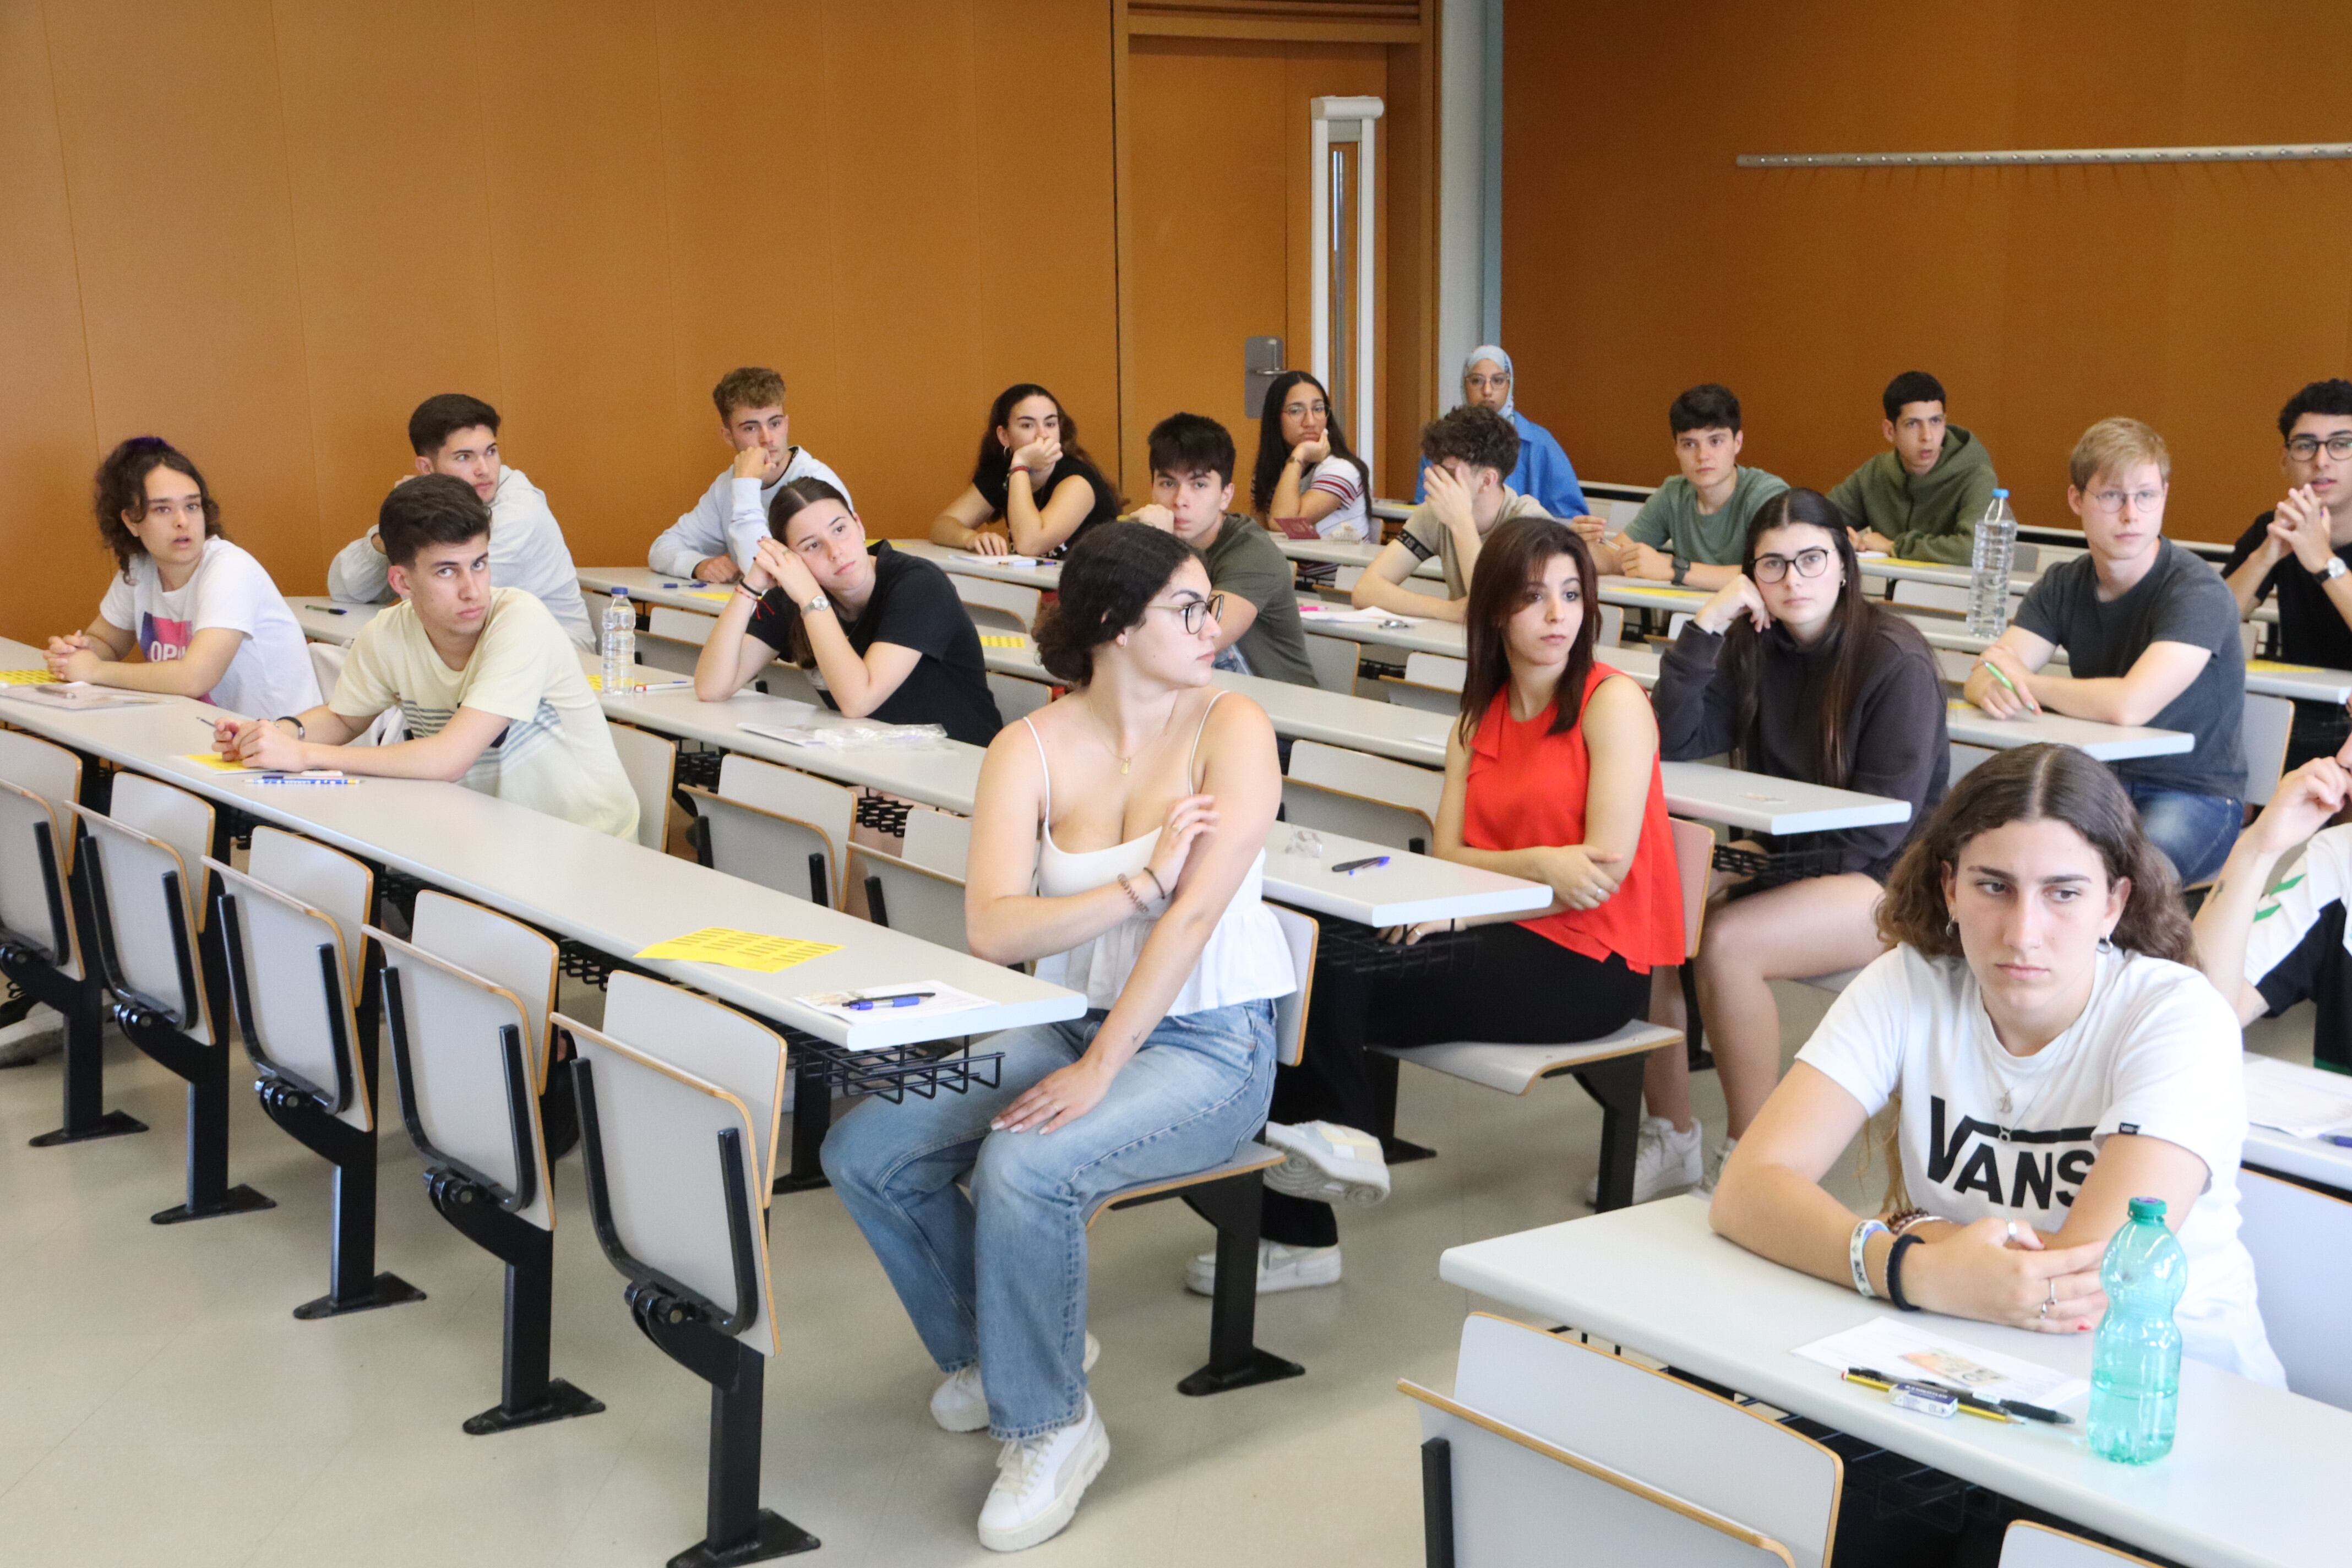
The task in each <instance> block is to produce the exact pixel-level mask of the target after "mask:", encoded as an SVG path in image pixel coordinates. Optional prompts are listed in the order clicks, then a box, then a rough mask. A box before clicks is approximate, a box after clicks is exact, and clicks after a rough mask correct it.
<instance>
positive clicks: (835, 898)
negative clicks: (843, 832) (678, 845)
mask: <svg viewBox="0 0 2352 1568" xmlns="http://www.w3.org/2000/svg"><path fill="white" fill-rule="evenodd" d="M685 795H686V797H687V798H688V800H691V801H692V802H694V810H695V815H696V816H698V817H699V818H701V820H702V831H703V834H704V840H703V842H704V844H705V845H706V846H707V847H708V851H709V865H710V867H711V868H712V869H713V870H717V871H724V872H726V873H727V874H728V875H729V876H730V877H740V878H742V879H743V880H745V881H747V882H757V883H759V884H760V886H761V887H763V888H772V889H775V890H776V891H777V892H780V893H782V894H785V895H786V896H787V897H790V898H795V899H806V900H809V901H810V902H812V903H820V904H824V905H825V906H826V907H827V908H835V907H837V906H838V904H839V902H840V900H841V895H842V893H843V891H844V889H845V883H844V882H843V879H842V875H841V869H842V866H841V860H840V858H839V852H838V851H837V850H836V849H835V846H834V843H833V840H832V839H830V838H828V837H825V835H824V833H823V832H822V831H820V830H819V829H817V828H815V827H813V826H810V825H809V824H807V823H805V822H800V821H796V820H794V819H793V818H792V817H789V816H780V815H778V814H777V813H775V812H772V811H764V810H762V809H761V808H760V807H759V806H756V805H744V804H743V803H742V802H741V801H740V800H729V799H728V798H727V797H726V796H724V795H713V794H711V793H710V792H709V790H706V789H698V788H697V787H696V786H694V785H693V784H688V785H686V786H685ZM812 859H814V862H815V869H814V872H812V870H811V869H810V863H811V861H812Z"/></svg>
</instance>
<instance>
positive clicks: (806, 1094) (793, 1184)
mask: <svg viewBox="0 0 2352 1568" xmlns="http://www.w3.org/2000/svg"><path fill="white" fill-rule="evenodd" d="M832 1128H833V1085H832V1083H831V1082H830V1081H829V1080H828V1079H827V1078H826V1076H825V1066H824V1059H823V1058H820V1057H818V1056H817V1055H816V1054H815V1053H814V1052H813V1051H800V1052H795V1053H794V1054H793V1163H792V1167H791V1169H789V1170H787V1171H786V1172H785V1173H783V1174H782V1175H781V1176H778V1177H777V1178H776V1185H775V1191H777V1192H780V1193H806V1192H814V1191H815V1190H816V1189H817V1188H819V1187H825V1186H830V1185H832V1184H831V1183H830V1182H827V1181H826V1180H825V1179H824V1163H823V1162H822V1161H820V1160H819V1158H818V1153H819V1152H820V1151H821V1150H823V1149H824V1135H825V1133H827V1132H828V1131H832Z"/></svg>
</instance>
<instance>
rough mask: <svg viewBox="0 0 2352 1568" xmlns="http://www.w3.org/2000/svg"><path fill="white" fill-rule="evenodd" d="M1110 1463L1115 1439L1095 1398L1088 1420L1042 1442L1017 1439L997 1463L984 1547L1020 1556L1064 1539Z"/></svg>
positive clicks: (985, 1512)
mask: <svg viewBox="0 0 2352 1568" xmlns="http://www.w3.org/2000/svg"><path fill="white" fill-rule="evenodd" d="M1108 1458H1110V1433H1109V1432H1108V1431H1107V1430H1105V1429H1104V1427H1103V1423H1102V1417H1101V1416H1100V1415H1097V1413H1096V1411H1095V1402H1094V1399H1093V1397H1092V1396H1091V1395H1090V1396H1088V1398H1087V1410H1086V1414H1085V1415H1082V1416H1080V1417H1079V1418H1078V1420H1077V1421H1076V1423H1075V1424H1074V1425H1072V1426H1065V1427H1063V1428H1062V1429H1061V1430H1060V1431H1058V1432H1048V1433H1046V1434H1045V1436H1042V1437H1027V1438H1014V1439H1013V1440H1011V1441H1008V1442H1007V1443H1006V1444H1005V1445H1004V1451H1003V1453H1002V1454H999V1455H998V1456H997V1458H996V1484H995V1485H994V1486H992V1487H991V1488H989V1489H988V1501H986V1502H985V1503H983V1504H982V1505H981V1510H980V1543H981V1544H982V1546H985V1547H987V1548H988V1549H989V1550H990V1551H991V1552H1020V1551H1023V1550H1025V1549H1026V1548H1028V1547H1032V1546H1034V1545H1036V1544H1037V1543H1038V1542H1042V1541H1051V1540H1052V1539H1053V1538H1054V1537H1055V1536H1056V1535H1059V1534H1061V1533H1062V1531H1063V1530H1064V1529H1066V1527H1067V1526H1068V1524H1069V1522H1070V1521H1071V1520H1072V1519H1074V1518H1075V1517H1076V1515H1077V1511H1078V1500H1079V1499H1080V1498H1083V1497H1085V1496H1086V1495H1087V1485H1088V1483H1090V1482H1092V1481H1093V1479H1095V1478H1096V1477H1097V1476H1098V1475H1100V1474H1102V1468H1103V1464H1104V1462H1105V1461H1106V1460H1108Z"/></svg>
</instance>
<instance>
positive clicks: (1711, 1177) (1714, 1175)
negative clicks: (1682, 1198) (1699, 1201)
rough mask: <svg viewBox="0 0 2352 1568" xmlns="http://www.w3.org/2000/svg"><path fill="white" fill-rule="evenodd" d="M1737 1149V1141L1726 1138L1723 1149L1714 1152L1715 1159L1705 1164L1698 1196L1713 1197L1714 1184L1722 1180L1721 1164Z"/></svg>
mask: <svg viewBox="0 0 2352 1568" xmlns="http://www.w3.org/2000/svg"><path fill="white" fill-rule="evenodd" d="M1738 1147H1739V1140H1738V1139H1737V1138H1726V1139H1725V1140H1724V1141H1723V1147H1722V1148H1720V1149H1717V1151H1716V1152H1715V1157H1714V1158H1713V1159H1710V1160H1709V1161H1707V1163H1706V1180H1705V1181H1703V1182H1701V1183H1700V1184H1698V1195H1699V1196H1701V1197H1703V1198H1711V1197H1713V1196H1715V1184H1716V1183H1717V1182H1719V1181H1721V1180H1723V1163H1724V1162H1725V1161H1726V1160H1728V1159H1730V1158H1731V1152H1732V1151H1733V1150H1734V1149H1737V1148H1738Z"/></svg>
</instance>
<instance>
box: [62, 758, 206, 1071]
mask: <svg viewBox="0 0 2352 1568" xmlns="http://www.w3.org/2000/svg"><path fill="white" fill-rule="evenodd" d="M131 778H132V775H131V774H128V773H126V774H123V775H122V776H121V777H120V778H117V779H116V780H115V785H116V788H117V789H118V790H120V789H121V785H123V784H126V783H129V782H131ZM174 793H176V792H174ZM71 809H72V811H73V814H74V817H75V820H76V822H77V823H78V824H79V827H80V830H81V831H82V832H83V833H84V834H86V835H88V839H87V843H86V845H85V850H86V852H87V853H88V854H89V857H90V860H89V864H87V865H86V866H84V868H83V874H84V875H85V876H86V877H89V878H90V879H91V881H92V890H93V896H94V907H95V909H96V911H97V919H98V925H97V927H96V928H95V929H94V930H93V931H92V933H91V934H92V937H93V947H94V948H102V947H104V946H105V945H107V942H108V939H110V943H111V947H112V950H113V964H112V968H111V973H109V972H108V970H107V969H106V968H105V967H103V966H101V968H100V973H101V974H103V975H105V977H106V979H107V981H108V984H112V985H115V986H117V987H118V988H120V989H126V990H129V991H131V992H135V993H137V994H138V995H140V996H141V997H142V998H144V999H145V1000H146V1001H148V1002H151V1003H153V1004H155V1005H159V1006H161V1007H162V1008H163V1009H164V1010H165V1011H166V1012H168V1013H170V1014H171V1015H172V1016H173V1019H174V1020H175V1022H176V1023H177V1025H178V1027H179V1028H180V1030H181V1032H182V1033H183V1034H185V1035H187V1036H188V1037H190V1038H192V1039H194V1040H196V1041H197V1042H199V1043H200V1044H204V1045H211V1044H212V1043H213V1042H214V1041H215V1039H216V1038H217V1036H216V1035H215V1032H214V1028H213V1017H212V1010H211V997H210V994H209V993H208V992H207V989H206V987H205V982H204V964H203V957H202V950H201V948H200V947H199V945H198V938H197V933H198V931H200V930H201V929H202V927H201V925H200V923H199V921H198V919H197V915H198V911H199V909H200V907H201V905H202V903H203V901H204V882H205V863H204V857H203V853H202V851H199V852H198V853H197V854H196V855H194V856H192V857H183V856H182V855H181V854H180V852H179V850H178V849H176V848H174V847H173V846H172V845H170V844H168V843H166V842H165V841H164V840H163V839H162V838H160V837H155V836H154V835H152V834H149V833H143V832H142V831H140V830H139V829H138V828H136V827H132V826H129V825H128V824H125V823H122V822H118V821H116V820H115V819H114V818H112V817H110V816H107V815H106V814H104V813H103V812H97V811H92V810H90V809H89V807H87V806H84V805H73V806H72V807H71ZM167 879H170V880H171V881H172V882H176V884H177V891H176V892H174V891H173V890H172V889H171V887H170V886H169V884H168V883H167ZM175 908H176V910H177V913H178V917H179V933H178V934H177V935H176V936H175V935H174V934H173V911H174V909H175ZM101 933H102V934H101ZM101 956H102V955H101Z"/></svg>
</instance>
